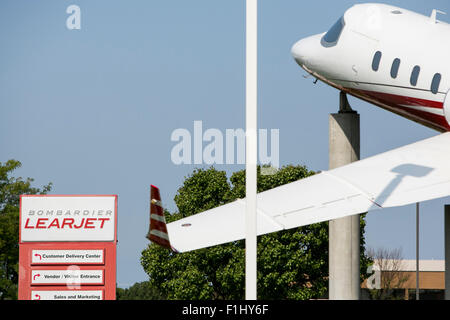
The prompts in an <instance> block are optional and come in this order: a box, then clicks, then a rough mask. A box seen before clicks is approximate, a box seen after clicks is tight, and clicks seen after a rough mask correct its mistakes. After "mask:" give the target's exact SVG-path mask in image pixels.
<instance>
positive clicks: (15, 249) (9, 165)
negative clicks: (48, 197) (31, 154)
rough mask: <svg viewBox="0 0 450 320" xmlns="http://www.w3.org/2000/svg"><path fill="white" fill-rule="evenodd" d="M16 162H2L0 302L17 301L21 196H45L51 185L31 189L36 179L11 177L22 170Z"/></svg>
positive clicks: (0, 191) (0, 186) (0, 194)
mask: <svg viewBox="0 0 450 320" xmlns="http://www.w3.org/2000/svg"><path fill="white" fill-rule="evenodd" d="M20 166H21V163H20V162H19V161H17V160H8V161H6V162H5V163H1V162H0V299H1V300H4V299H17V283H18V268H19V202H20V195H21V194H45V193H47V192H48V191H50V189H51V183H49V184H48V185H46V186H44V187H43V188H42V189H39V188H34V187H31V183H32V182H33V179H31V178H27V179H25V180H23V179H22V178H20V177H19V178H14V177H10V174H11V173H12V172H13V171H14V170H16V169H17V168H19V167H20Z"/></svg>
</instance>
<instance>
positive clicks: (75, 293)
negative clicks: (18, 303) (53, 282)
mask: <svg viewBox="0 0 450 320" xmlns="http://www.w3.org/2000/svg"><path fill="white" fill-rule="evenodd" d="M31 300H103V290H33V291H31Z"/></svg>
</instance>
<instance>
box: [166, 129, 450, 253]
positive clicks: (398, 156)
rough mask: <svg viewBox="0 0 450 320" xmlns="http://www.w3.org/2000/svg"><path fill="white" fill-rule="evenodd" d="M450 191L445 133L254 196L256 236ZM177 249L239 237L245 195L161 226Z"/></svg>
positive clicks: (448, 145) (449, 143) (242, 230)
mask: <svg viewBox="0 0 450 320" xmlns="http://www.w3.org/2000/svg"><path fill="white" fill-rule="evenodd" d="M448 195H450V132H449V133H444V134H440V135H438V136H435V137H432V138H429V139H426V140H422V141H419V142H416V143H413V144H410V145H407V146H404V147H401V148H398V149H395V150H392V151H388V152H385V153H382V154H379V155H376V156H373V157H370V158H367V159H364V160H360V161H357V162H353V163H351V164H349V165H346V166H343V167H339V168H336V169H333V170H329V171H323V172H321V173H319V174H316V175H314V176H311V177H308V178H304V179H301V180H299V181H296V182H292V183H289V184H286V185H283V186H280V187H277V188H274V189H271V190H268V191H265V192H261V193H258V195H257V208H258V209H257V230H258V235H262V234H266V233H271V232H275V231H280V230H284V229H290V228H294V227H299V226H304V225H308V224H313V223H318V222H323V221H327V220H333V219H337V218H341V217H345V216H349V215H354V214H360V213H364V212H367V211H371V210H375V209H381V208H387V207H394V206H402V205H406V204H410V203H416V202H421V201H426V200H431V199H435V198H440V197H445V196H448ZM167 230H168V235H169V238H170V244H171V246H172V248H174V249H176V251H178V252H185V251H191V250H195V249H200V248H205V247H210V246H214V245H218V244H223V243H227V242H231V241H236V240H240V239H243V238H245V198H244V199H239V200H237V201H234V202H232V203H228V204H226V205H223V206H220V207H217V208H214V209H211V210H207V211H204V212H202V213H199V214H196V215H193V216H189V217H187V218H184V219H180V220H178V221H175V222H172V223H169V224H167Z"/></svg>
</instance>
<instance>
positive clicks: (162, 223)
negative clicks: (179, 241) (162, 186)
mask: <svg viewBox="0 0 450 320" xmlns="http://www.w3.org/2000/svg"><path fill="white" fill-rule="evenodd" d="M147 239H149V240H150V241H152V242H154V243H156V244H159V245H160V246H161V247H164V248H167V249H170V250H173V251H175V252H176V250H175V249H174V248H173V247H172V246H171V245H170V240H169V233H168V232H167V226H166V217H165V216H164V209H163V206H162V203H161V196H160V194H159V189H158V188H157V187H155V186H154V185H151V186H150V230H149V232H148V234H147Z"/></svg>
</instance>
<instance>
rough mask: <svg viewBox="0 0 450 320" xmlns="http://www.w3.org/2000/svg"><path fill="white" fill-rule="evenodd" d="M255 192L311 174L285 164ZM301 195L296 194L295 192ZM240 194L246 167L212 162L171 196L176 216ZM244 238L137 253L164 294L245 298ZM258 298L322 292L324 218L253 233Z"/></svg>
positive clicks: (325, 273)
mask: <svg viewBox="0 0 450 320" xmlns="http://www.w3.org/2000/svg"><path fill="white" fill-rule="evenodd" d="M260 169H261V168H258V192H262V191H265V190H268V189H271V188H275V187H278V186H281V185H283V184H286V183H290V182H294V181H297V180H299V179H302V178H305V177H308V176H311V175H313V174H314V172H312V171H309V170H307V168H306V167H304V166H286V167H283V168H281V169H280V170H278V171H277V172H276V173H275V174H273V175H261V174H260ZM299 196H301V195H299ZM243 197H245V171H244V170H242V171H238V172H235V173H233V174H232V176H231V177H230V180H229V181H228V179H227V176H226V173H225V172H224V171H217V170H216V169H214V168H213V167H211V168H209V169H207V170H204V169H196V170H195V171H194V172H193V174H192V175H191V176H189V177H187V178H186V179H185V181H184V184H183V186H182V187H181V188H180V189H179V190H178V192H177V194H176V196H175V203H176V205H177V207H178V212H177V213H173V214H169V212H167V211H166V219H167V222H171V221H175V220H178V219H180V218H182V217H187V216H190V215H193V214H196V213H199V212H202V211H205V210H208V209H211V208H214V207H216V206H219V205H223V204H225V203H228V202H231V201H234V200H236V199H238V198H243ZM364 226H365V223H364V216H362V217H361V231H362V232H361V270H364V272H363V273H361V279H362V280H363V279H364V278H365V270H366V269H367V266H368V263H369V259H368V258H367V257H366V255H365V251H364V248H365V243H364ZM244 261H245V249H244V241H243V240H241V241H236V242H233V243H228V244H224V245H219V246H214V247H210V248H205V249H200V250H196V251H192V252H186V253H182V254H174V253H172V252H169V251H168V250H166V249H163V248H160V247H159V246H157V245H155V244H152V243H151V244H149V245H148V247H147V248H146V249H145V250H144V251H143V252H142V257H141V264H142V266H143V268H144V270H145V272H146V273H147V274H148V275H149V282H150V283H151V284H152V285H153V286H156V287H158V288H159V289H160V290H161V292H162V294H163V295H165V296H166V297H167V298H169V299H244V286H245V284H244V283H245V269H244ZM257 264H258V275H257V276H258V299H310V298H320V297H323V296H325V295H326V292H327V287H328V222H324V223H319V224H313V225H309V226H304V227H299V228H294V229H290V230H284V231H280V232H275V233H271V234H268V235H263V236H259V237H258V261H257Z"/></svg>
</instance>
